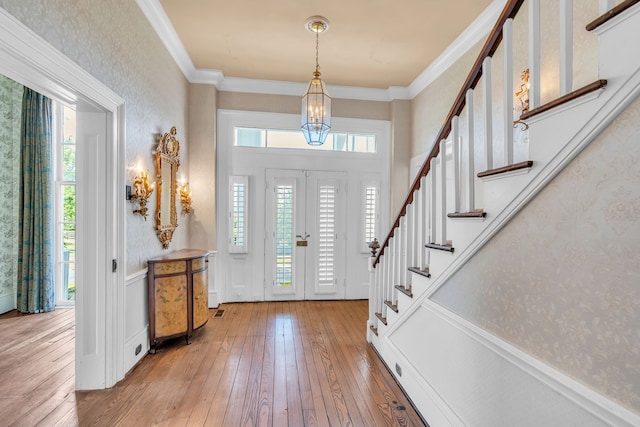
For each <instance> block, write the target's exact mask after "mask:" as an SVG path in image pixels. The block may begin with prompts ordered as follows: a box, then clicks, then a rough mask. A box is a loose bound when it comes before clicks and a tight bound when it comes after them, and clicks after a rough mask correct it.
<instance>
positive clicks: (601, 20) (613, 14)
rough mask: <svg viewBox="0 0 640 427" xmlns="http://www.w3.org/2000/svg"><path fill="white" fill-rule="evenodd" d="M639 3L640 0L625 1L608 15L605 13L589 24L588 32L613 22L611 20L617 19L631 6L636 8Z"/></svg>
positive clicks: (608, 12)
mask: <svg viewBox="0 0 640 427" xmlns="http://www.w3.org/2000/svg"><path fill="white" fill-rule="evenodd" d="M638 2H640V0H625V1H623V2H622V3H620V4H619V5H617V6H616V7H614V8H613V9H611V10H609V11H607V13H605V14H604V15H601V16H599V17H598V18H596V19H594V20H593V21H591V22H590V23H588V24H587V26H586V29H587V31H593V30H595V29H596V28H598V27H599V26H600V25H602V24H604V23H605V22H608V21H609V20H611V19H613V18H615V17H616V16H618V15H620V14H621V13H622V12H624V11H625V10H627V9H629V8H630V7H631V6H634V5H635V4H636V3H638Z"/></svg>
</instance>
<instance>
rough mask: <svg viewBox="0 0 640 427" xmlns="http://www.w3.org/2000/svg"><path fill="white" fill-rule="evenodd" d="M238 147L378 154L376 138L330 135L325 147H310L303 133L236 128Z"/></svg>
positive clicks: (235, 141) (362, 135) (356, 135)
mask: <svg viewBox="0 0 640 427" xmlns="http://www.w3.org/2000/svg"><path fill="white" fill-rule="evenodd" d="M234 145H235V146H237V147H262V148H295V149H303V150H321V151H342V152H350V153H376V152H377V144H376V136H375V135H368V134H355V133H353V134H352V133H330V134H329V136H327V140H326V141H325V143H324V144H323V145H320V146H311V145H308V144H307V142H306V141H305V139H304V135H302V132H301V131H297V130H284V129H260V128H244V127H236V128H235V138H234Z"/></svg>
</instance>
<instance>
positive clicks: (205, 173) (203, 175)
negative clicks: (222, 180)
mask: <svg viewBox="0 0 640 427" xmlns="http://www.w3.org/2000/svg"><path fill="white" fill-rule="evenodd" d="M216 97H217V90H216V88H215V86H212V85H201V84H192V85H190V86H189V187H190V189H191V192H192V193H193V211H192V214H191V215H190V216H189V217H188V220H189V241H190V242H191V246H192V247H194V248H199V249H207V250H211V249H216V127H217V125H216Z"/></svg>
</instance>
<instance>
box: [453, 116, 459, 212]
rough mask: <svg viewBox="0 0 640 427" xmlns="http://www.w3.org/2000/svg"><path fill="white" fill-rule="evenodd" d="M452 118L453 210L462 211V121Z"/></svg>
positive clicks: (455, 117) (456, 117)
mask: <svg viewBox="0 0 640 427" xmlns="http://www.w3.org/2000/svg"><path fill="white" fill-rule="evenodd" d="M459 120H460V119H459V118H458V116H453V119H451V160H452V163H453V211H454V212H460V123H459Z"/></svg>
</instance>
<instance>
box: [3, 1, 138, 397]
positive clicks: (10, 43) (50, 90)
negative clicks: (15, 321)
mask: <svg viewBox="0 0 640 427" xmlns="http://www.w3.org/2000/svg"><path fill="white" fill-rule="evenodd" d="M0 54H1V55H2V58H3V60H2V61H0V73H2V74H4V75H5V76H7V77H9V78H11V79H13V80H15V81H16V82H18V83H20V84H23V85H25V86H28V87H30V88H32V89H34V90H36V91H38V92H40V93H42V94H43V95H46V96H48V97H50V98H52V99H55V100H57V101H62V102H64V103H66V104H69V105H82V104H84V103H85V102H86V105H89V104H91V105H92V106H94V112H95V111H99V112H100V113H99V114H101V115H102V116H103V118H104V122H103V124H102V127H101V129H95V130H93V131H90V132H88V133H87V138H86V139H85V140H86V141H87V145H86V147H85V148H84V149H81V150H80V151H79V152H78V153H77V157H76V160H77V162H78V163H79V164H80V163H84V162H85V161H86V162H87V165H86V166H84V171H85V172H83V171H82V167H81V170H80V171H78V173H79V175H80V176H82V177H83V178H81V179H86V181H85V182H83V183H80V182H78V189H77V191H78V192H79V193H80V192H82V193H83V194H84V195H82V196H81V195H80V194H78V196H77V197H78V199H77V221H78V227H80V229H79V230H78V236H77V245H78V249H79V251H78V252H80V248H83V251H84V254H83V255H82V259H78V265H77V268H78V271H77V280H78V283H79V284H80V283H82V285H81V286H83V290H80V289H78V294H76V298H77V299H76V321H75V328H76V389H99V388H105V387H111V386H113V385H114V384H115V383H116V382H117V381H118V380H120V379H122V378H124V375H125V373H126V370H127V369H128V368H127V367H125V366H124V354H123V352H124V335H125V334H124V323H123V319H124V317H125V316H124V309H125V304H124V286H125V280H124V273H125V272H124V268H119V269H118V270H117V271H116V272H112V270H111V264H112V260H115V261H116V262H119V264H121V265H124V264H125V263H124V259H125V227H124V223H125V220H124V212H125V211H124V197H120V196H121V195H122V191H119V190H121V189H122V188H124V185H125V183H124V177H125V174H124V165H125V158H124V155H125V154H124V153H125V151H124V147H125V144H124V135H125V127H124V123H125V121H124V100H123V99H122V98H121V97H119V96H118V95H116V94H115V93H113V92H112V91H111V90H110V89H109V88H107V87H106V86H104V85H103V84H102V83H101V82H100V81H98V80H97V79H96V78H94V77H93V76H91V75H90V74H89V73H87V72H86V71H85V70H83V69H82V68H80V67H79V66H78V65H77V64H76V63H74V62H73V61H71V60H70V59H69V58H67V57H66V56H64V55H63V54H61V53H60V52H59V51H58V50H56V49H55V48H53V47H52V46H51V45H49V44H48V43H47V42H46V41H45V40H43V39H42V38H41V37H39V36H38V35H36V34H35V33H34V32H33V31H31V30H30V29H29V28H27V27H25V26H24V25H23V24H22V23H21V22H19V21H18V20H16V19H15V18H14V17H13V16H11V15H10V14H8V13H7V12H6V11H5V10H4V9H2V8H0ZM101 120H102V119H101ZM91 134H92V135H93V136H90V135H91ZM85 156H86V158H85ZM89 164H93V165H94V167H95V169H94V170H93V171H92V173H90V174H89V173H86V171H87V170H88V166H89ZM91 191H95V193H94V194H90V193H91ZM92 215H93V216H94V218H91V216H92ZM96 215H99V219H98V218H95V216H96ZM81 221H85V224H84V225H83V226H81V225H80V222H81ZM82 227H84V228H82ZM90 227H97V228H99V230H101V231H99V232H98V231H96V232H95V233H100V234H99V235H98V234H95V233H94V234H92V232H91V231H90V230H89V228H90ZM81 229H84V230H85V232H83V233H82V234H81V232H80V230H81ZM94 239H96V240H94ZM94 266H95V268H94ZM83 291H84V293H83Z"/></svg>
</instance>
